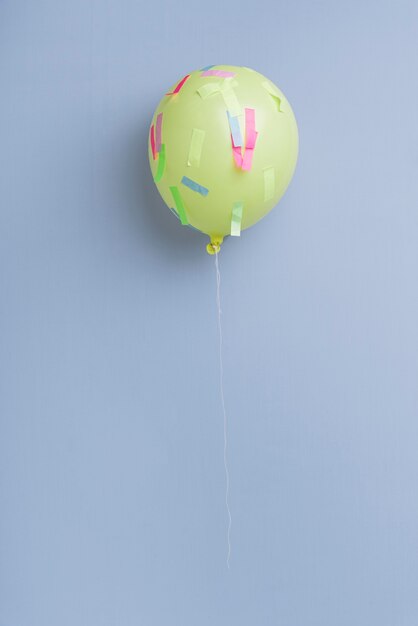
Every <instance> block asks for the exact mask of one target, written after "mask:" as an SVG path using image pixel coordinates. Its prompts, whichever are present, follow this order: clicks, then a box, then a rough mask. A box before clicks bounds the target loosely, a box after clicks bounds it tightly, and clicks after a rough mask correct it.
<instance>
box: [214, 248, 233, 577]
mask: <svg viewBox="0 0 418 626" xmlns="http://www.w3.org/2000/svg"><path fill="white" fill-rule="evenodd" d="M218 256H219V251H218V252H216V254H215V267H216V304H217V306H218V329H219V387H220V391H221V403H222V413H223V420H224V467H225V504H226V510H227V513H228V533H227V538H228V555H227V558H226V564H227V566H228V569H229V560H230V557H231V526H232V517H231V511H230V508H229V471H228V457H227V447H228V437H227V435H228V420H227V415H226V408H225V394H224V367H223V360H222V324H221V313H222V311H221V273H220V271H219V260H218Z"/></svg>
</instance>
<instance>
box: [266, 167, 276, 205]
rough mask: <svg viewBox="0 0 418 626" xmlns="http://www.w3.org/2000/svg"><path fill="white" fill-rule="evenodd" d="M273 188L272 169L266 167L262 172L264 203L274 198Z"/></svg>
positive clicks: (274, 183) (274, 185)
mask: <svg viewBox="0 0 418 626" xmlns="http://www.w3.org/2000/svg"><path fill="white" fill-rule="evenodd" d="M275 187H276V182H275V176H274V167H268V168H267V169H265V170H264V202H267V201H268V200H271V199H272V198H273V197H274V192H275Z"/></svg>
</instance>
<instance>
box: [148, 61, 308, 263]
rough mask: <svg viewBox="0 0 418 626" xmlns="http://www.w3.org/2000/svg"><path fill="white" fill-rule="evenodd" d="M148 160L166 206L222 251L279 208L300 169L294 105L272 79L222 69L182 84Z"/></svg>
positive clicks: (159, 112)
mask: <svg viewBox="0 0 418 626" xmlns="http://www.w3.org/2000/svg"><path fill="white" fill-rule="evenodd" d="M148 143H149V160H150V166H151V171H152V174H153V177H154V181H155V184H156V186H157V188H158V191H159V192H160V194H161V196H162V198H163V200H164V202H165V203H166V204H167V206H168V207H169V208H170V209H171V210H172V211H173V212H174V213H175V214H176V215H177V217H178V218H179V219H180V221H181V223H182V224H184V225H189V226H193V227H194V228H196V229H197V230H199V231H201V232H203V233H206V234H207V235H209V237H210V243H209V244H208V246H207V250H208V252H209V253H210V254H214V253H217V252H218V251H219V249H220V245H221V243H222V241H223V238H224V237H225V236H226V235H239V234H240V232H241V231H242V230H244V229H246V228H249V227H250V226H252V225H253V224H255V223H256V222H258V220H260V219H261V218H262V217H264V216H265V215H266V214H267V213H268V212H269V211H271V209H272V208H273V207H274V206H275V205H276V204H277V202H278V201H279V200H280V198H281V197H282V196H283V194H284V192H285V191H286V188H287V186H288V184H289V183H290V180H291V178H292V176H293V172H294V169H295V166H296V161H297V155H298V130H297V124H296V120H295V116H294V114H293V111H292V109H291V106H290V104H289V102H288V101H287V99H286V98H285V96H284V95H283V93H282V92H281V91H280V89H279V88H278V87H276V86H275V85H274V84H273V83H272V82H271V81H269V80H268V79H267V78H265V76H263V75H262V74H259V73H258V72H255V71H254V70H251V69H249V68H247V67H235V66H232V65H215V66H209V67H208V68H203V69H201V70H196V71H194V72H192V73H191V74H188V75H187V76H185V77H184V78H183V79H181V80H180V81H178V82H177V83H176V84H175V85H173V86H172V88H171V89H169V91H168V92H167V94H166V95H165V96H164V97H163V99H162V100H161V102H160V103H159V105H158V107H157V109H156V111H155V113H154V116H153V120H152V124H151V127H150V133H149V142H148Z"/></svg>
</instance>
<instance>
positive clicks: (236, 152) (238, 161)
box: [231, 136, 242, 169]
mask: <svg viewBox="0 0 418 626" xmlns="http://www.w3.org/2000/svg"><path fill="white" fill-rule="evenodd" d="M231 139H232V136H231ZM232 156H233V157H234V161H235V165H236V166H237V167H238V168H239V169H241V168H242V154H241V148H240V147H239V146H237V147H236V148H235V147H232Z"/></svg>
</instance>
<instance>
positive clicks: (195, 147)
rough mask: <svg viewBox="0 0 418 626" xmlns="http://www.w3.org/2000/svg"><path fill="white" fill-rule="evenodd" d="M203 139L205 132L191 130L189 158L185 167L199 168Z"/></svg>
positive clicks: (198, 129) (195, 129) (196, 129)
mask: <svg viewBox="0 0 418 626" xmlns="http://www.w3.org/2000/svg"><path fill="white" fill-rule="evenodd" d="M204 139H205V131H204V130H201V129H200V128H193V130H192V138H191V140H190V146H189V156H188V159H187V165H189V166H191V167H199V165H200V155H201V154H202V146H203V141H204Z"/></svg>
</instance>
